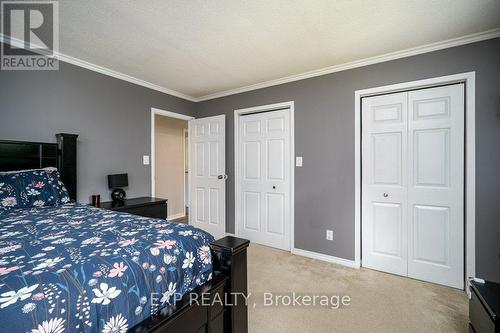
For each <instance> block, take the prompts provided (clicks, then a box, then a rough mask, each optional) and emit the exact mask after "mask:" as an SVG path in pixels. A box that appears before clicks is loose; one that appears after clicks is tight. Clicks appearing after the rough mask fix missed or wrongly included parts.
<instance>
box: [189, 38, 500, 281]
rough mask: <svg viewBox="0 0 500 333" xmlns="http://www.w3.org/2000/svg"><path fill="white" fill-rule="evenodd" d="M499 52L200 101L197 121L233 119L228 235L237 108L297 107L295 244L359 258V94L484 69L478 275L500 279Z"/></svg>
mask: <svg viewBox="0 0 500 333" xmlns="http://www.w3.org/2000/svg"><path fill="white" fill-rule="evenodd" d="M499 54H500V39H498V38H497V39H494V40H489V41H484V42H479V43H475V44H469V45H465V46H461V47H456V48H451V49H447V50H442V51H437V52H432V53H427V54H423V55H418V56H414V57H409V58H404V59H399V60H394V61H389V62H385V63H381V64H376V65H371V66H367V67H363V68H357V69H351V70H348V71H343V72H338V73H333V74H329V75H324V76H320V77H316V78H311V79H307V80H302V81H296V82H292V83H287V84H283V85H279V86H274V87H269V88H264V89H260V90H255V91H251V92H246V93H242V94H237V95H232V96H228V97H223V98H219V99H215V100H210V101H206V102H201V103H197V104H196V116H197V117H206V116H211V115H217V114H226V116H227V118H226V119H227V120H226V125H227V132H226V138H227V139H226V140H227V142H226V151H227V157H226V163H227V172H228V175H229V180H228V182H227V188H226V190H227V203H226V204H227V208H226V210H227V211H226V214H227V221H228V226H227V230H228V231H229V232H233V231H234V182H233V180H234V145H233V141H234V136H233V135H234V133H233V130H234V129H233V124H234V118H233V111H234V110H235V109H239V108H245V107H252V106H258V105H264V104H270V103H277V102H284V101H290V100H293V101H295V150H296V155H298V156H304V167H303V168H296V170H295V246H296V247H297V248H300V249H305V250H309V251H315V252H320V253H324V254H328V255H333V256H337V257H341V258H346V259H354V200H353V198H354V91H355V90H359V89H364V88H370V87H376V86H381V85H387V84H393V83H399V82H405V81H413V80H418V79H424V78H431V77H436V76H442V75H449V74H456V73H462V72H468V71H476V126H477V130H476V157H477V162H476V172H477V179H476V181H477V184H476V257H477V275H478V276H480V277H483V278H487V279H491V280H496V281H500V259H499V253H500V219H499V216H500V189H499V188H500V148H499V147H500V62H499V58H498V57H499ZM326 229H333V231H334V241H333V242H332V241H327V240H326V239H325V230H326Z"/></svg>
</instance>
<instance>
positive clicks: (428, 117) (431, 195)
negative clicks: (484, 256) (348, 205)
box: [362, 84, 465, 289]
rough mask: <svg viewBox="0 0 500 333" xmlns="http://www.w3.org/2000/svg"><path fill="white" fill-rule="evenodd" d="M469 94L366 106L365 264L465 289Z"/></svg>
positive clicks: (439, 93)
mask: <svg viewBox="0 0 500 333" xmlns="http://www.w3.org/2000/svg"><path fill="white" fill-rule="evenodd" d="M464 114H465V112H464V87H463V85H462V84H456V85H449V86H443V87H436V88H428V89H420V90H414V91H409V92H402V93H395V94H388V95H382V96H374V97H369V98H364V99H363V102H362V160H363V161H362V210H363V211H362V239H363V240H362V247H363V251H362V255H363V258H362V262H363V266H365V267H368V268H373V269H377V270H381V271H385V272H389V273H394V274H399V275H404V276H409V277H412V278H416V279H420V280H425V281H429V282H434V283H439V284H444V285H447V286H451V287H455V288H460V289H462V288H463V286H464V273H463V272H464Z"/></svg>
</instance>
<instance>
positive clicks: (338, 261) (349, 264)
mask: <svg viewBox="0 0 500 333" xmlns="http://www.w3.org/2000/svg"><path fill="white" fill-rule="evenodd" d="M291 252H292V254H295V255H298V256H302V257H307V258H312V259H317V260H322V261H327V262H331V263H334V264H339V265H342V266H347V267H351V268H359V265H358V264H356V262H355V261H354V260H348V259H344V258H338V257H334V256H329V255H326V254H322V253H317V252H311V251H307V250H301V249H297V248H293V249H292V251H291Z"/></svg>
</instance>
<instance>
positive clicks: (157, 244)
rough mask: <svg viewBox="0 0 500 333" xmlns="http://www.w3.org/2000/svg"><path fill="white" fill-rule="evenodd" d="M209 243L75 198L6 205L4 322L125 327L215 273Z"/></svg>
mask: <svg viewBox="0 0 500 333" xmlns="http://www.w3.org/2000/svg"><path fill="white" fill-rule="evenodd" d="M211 241H213V237H212V236H211V235H210V234H208V233H206V232H204V231H202V230H199V229H197V228H194V227H191V226H188V225H184V224H173V223H170V222H166V221H164V220H155V219H149V218H143V217H138V216H134V215H129V214H124V213H117V212H112V211H107V210H102V209H97V208H93V207H90V206H84V205H79V204H66V205H62V206H58V207H42V208H37V209H13V210H9V211H0V329H1V331H2V332H11V333H14V332H32V333H49V332H50V333H63V332H104V333H111V332H117V333H125V332H126V330H127V329H130V328H131V327H133V326H134V325H136V324H138V323H139V322H141V321H142V320H144V319H145V318H147V317H149V316H150V315H151V314H154V313H156V312H157V311H159V309H161V308H162V307H164V306H166V304H171V303H172V302H173V301H174V300H175V297H177V296H178V295H180V294H185V293H187V292H189V291H191V290H192V289H194V288H195V287H196V286H197V285H200V284H203V283H205V282H206V281H208V280H209V279H211V272H212V258H211V254H210V248H209V243H210V242H211Z"/></svg>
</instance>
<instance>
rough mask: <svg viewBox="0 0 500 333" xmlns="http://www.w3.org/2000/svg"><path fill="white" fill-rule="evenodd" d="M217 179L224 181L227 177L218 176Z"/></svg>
mask: <svg viewBox="0 0 500 333" xmlns="http://www.w3.org/2000/svg"><path fill="white" fill-rule="evenodd" d="M217 179H224V180H226V179H227V175H218V176H217Z"/></svg>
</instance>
